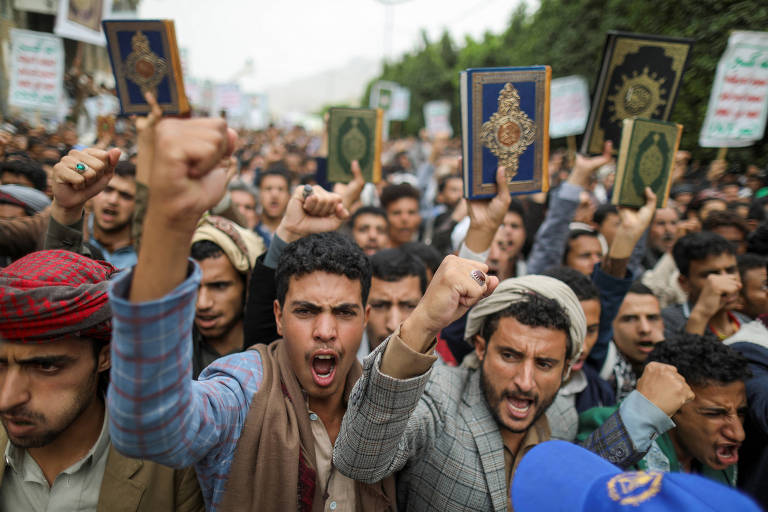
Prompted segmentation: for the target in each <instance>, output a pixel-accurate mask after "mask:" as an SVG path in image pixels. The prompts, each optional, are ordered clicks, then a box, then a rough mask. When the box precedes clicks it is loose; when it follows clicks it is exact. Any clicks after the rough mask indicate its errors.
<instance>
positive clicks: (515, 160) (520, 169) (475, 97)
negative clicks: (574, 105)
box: [460, 66, 552, 199]
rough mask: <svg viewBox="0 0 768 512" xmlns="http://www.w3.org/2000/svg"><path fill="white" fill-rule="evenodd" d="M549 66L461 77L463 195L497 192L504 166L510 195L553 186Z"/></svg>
mask: <svg viewBox="0 0 768 512" xmlns="http://www.w3.org/2000/svg"><path fill="white" fill-rule="evenodd" d="M551 76H552V72H551V69H550V67H549V66H531V67H509V68H477V69H468V70H466V71H462V73H461V77H460V91H461V92H460V94H461V125H462V154H463V158H464V160H463V166H464V169H463V175H464V196H465V197H467V198H469V199H483V198H490V197H493V196H494V195H496V169H497V167H498V166H500V165H501V166H504V167H505V169H506V175H507V185H508V186H509V191H510V193H512V194H530V193H534V192H540V191H546V190H547V189H548V186H549V180H548V171H547V168H548V160H549V84H550V81H551Z"/></svg>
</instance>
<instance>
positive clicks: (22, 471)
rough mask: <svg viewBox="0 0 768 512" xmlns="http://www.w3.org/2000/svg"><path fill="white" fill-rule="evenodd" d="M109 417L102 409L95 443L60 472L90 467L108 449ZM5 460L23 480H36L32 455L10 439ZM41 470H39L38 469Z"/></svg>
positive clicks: (68, 472)
mask: <svg viewBox="0 0 768 512" xmlns="http://www.w3.org/2000/svg"><path fill="white" fill-rule="evenodd" d="M108 421H109V417H108V416H107V412H106V410H105V411H104V422H103V423H102V425H101V433H100V434H99V438H98V439H97V440H96V443H95V444H94V445H93V446H92V447H91V449H90V450H89V451H88V453H86V454H85V456H84V457H83V458H82V459H80V460H78V461H77V462H75V463H74V464H72V465H71V466H69V467H68V468H67V469H65V470H64V471H62V472H61V473H60V474H66V475H73V474H75V473H77V472H78V471H80V470H81V469H83V468H86V469H87V468H90V467H91V466H92V465H93V463H94V461H96V460H98V459H100V458H101V457H103V456H104V455H105V454H106V453H107V450H108V449H109V442H110V439H109V427H108ZM5 462H6V464H7V465H9V466H11V468H12V469H13V471H14V472H15V473H16V474H17V475H19V476H20V477H21V478H22V479H23V481H25V482H37V481H38V479H39V476H36V473H38V472H37V471H35V468H36V467H37V468H38V469H39V466H38V465H37V462H36V461H35V459H33V458H32V457H28V456H27V450H26V449H25V448H19V447H16V446H14V445H13V443H11V442H10V441H9V442H8V445H7V446H6V448H5ZM40 472H41V471H40Z"/></svg>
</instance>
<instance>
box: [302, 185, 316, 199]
mask: <svg viewBox="0 0 768 512" xmlns="http://www.w3.org/2000/svg"><path fill="white" fill-rule="evenodd" d="M302 192H303V193H304V199H306V198H308V197H309V196H311V195H312V192H314V190H312V185H304V190H303V191H302Z"/></svg>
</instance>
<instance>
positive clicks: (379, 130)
mask: <svg viewBox="0 0 768 512" xmlns="http://www.w3.org/2000/svg"><path fill="white" fill-rule="evenodd" d="M383 128H384V111H383V110H382V109H380V108H377V109H376V133H374V134H373V136H374V142H373V173H372V174H373V176H372V178H371V179H372V180H373V182H374V183H378V182H380V181H381V139H382V136H383V134H384V131H383Z"/></svg>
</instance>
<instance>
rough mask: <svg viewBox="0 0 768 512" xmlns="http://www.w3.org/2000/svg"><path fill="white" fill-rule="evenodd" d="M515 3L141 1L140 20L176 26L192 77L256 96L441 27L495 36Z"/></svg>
mask: <svg viewBox="0 0 768 512" xmlns="http://www.w3.org/2000/svg"><path fill="white" fill-rule="evenodd" d="M384 2H399V3H396V4H395V5H393V6H387V5H385V4H384ZM520 2H521V0H405V1H403V0H278V1H265V0H215V1H211V0H205V1H204V0H142V1H141V4H140V7H139V16H140V17H141V18H145V19H149V18H169V19H173V20H174V21H175V25H176V37H177V39H178V42H179V46H180V47H182V48H184V49H185V50H186V52H187V55H188V57H187V67H188V71H189V73H190V74H191V75H192V76H194V77H196V78H202V79H212V80H214V81H217V82H226V81H229V80H232V79H235V78H238V77H242V76H245V80H246V81H247V83H248V88H249V89H256V90H254V91H253V92H257V90H258V89H260V88H266V87H267V86H269V85H275V84H283V83H286V82H290V81H291V80H294V79H298V78H301V77H304V76H308V75H313V74H315V73H317V72H320V71H325V70H329V69H334V68H337V67H341V66H345V65H347V64H348V63H349V62H351V61H353V60H355V59H358V58H361V59H366V60H371V59H374V60H377V61H378V60H381V59H382V58H383V57H385V56H389V57H397V56H398V55H401V54H402V53H404V52H406V51H409V50H413V49H414V48H416V47H417V46H418V45H419V42H420V32H421V30H422V29H425V30H426V31H427V33H428V34H429V36H430V38H431V39H436V38H437V37H438V36H439V35H440V34H441V33H442V31H443V30H444V29H446V28H447V29H448V30H449V32H450V33H451V35H452V36H453V37H454V40H455V41H463V40H464V36H465V35H467V34H469V35H472V36H473V37H476V38H477V37H482V34H483V33H484V32H485V31H491V32H494V33H498V32H501V31H502V30H503V29H504V28H505V27H506V25H507V23H508V21H509V18H510V16H511V15H512V12H513V10H514V9H515V8H516V6H517V5H518V4H519V3H520ZM537 4H538V2H536V1H535V0H531V1H529V2H528V5H529V6H531V5H537ZM529 8H530V7H529ZM388 12H389V13H390V14H391V16H388ZM249 59H251V62H252V66H250V68H251V72H250V73H248V72H247V70H248V68H249V66H247V65H246V62H247V61H248V60H249Z"/></svg>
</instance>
